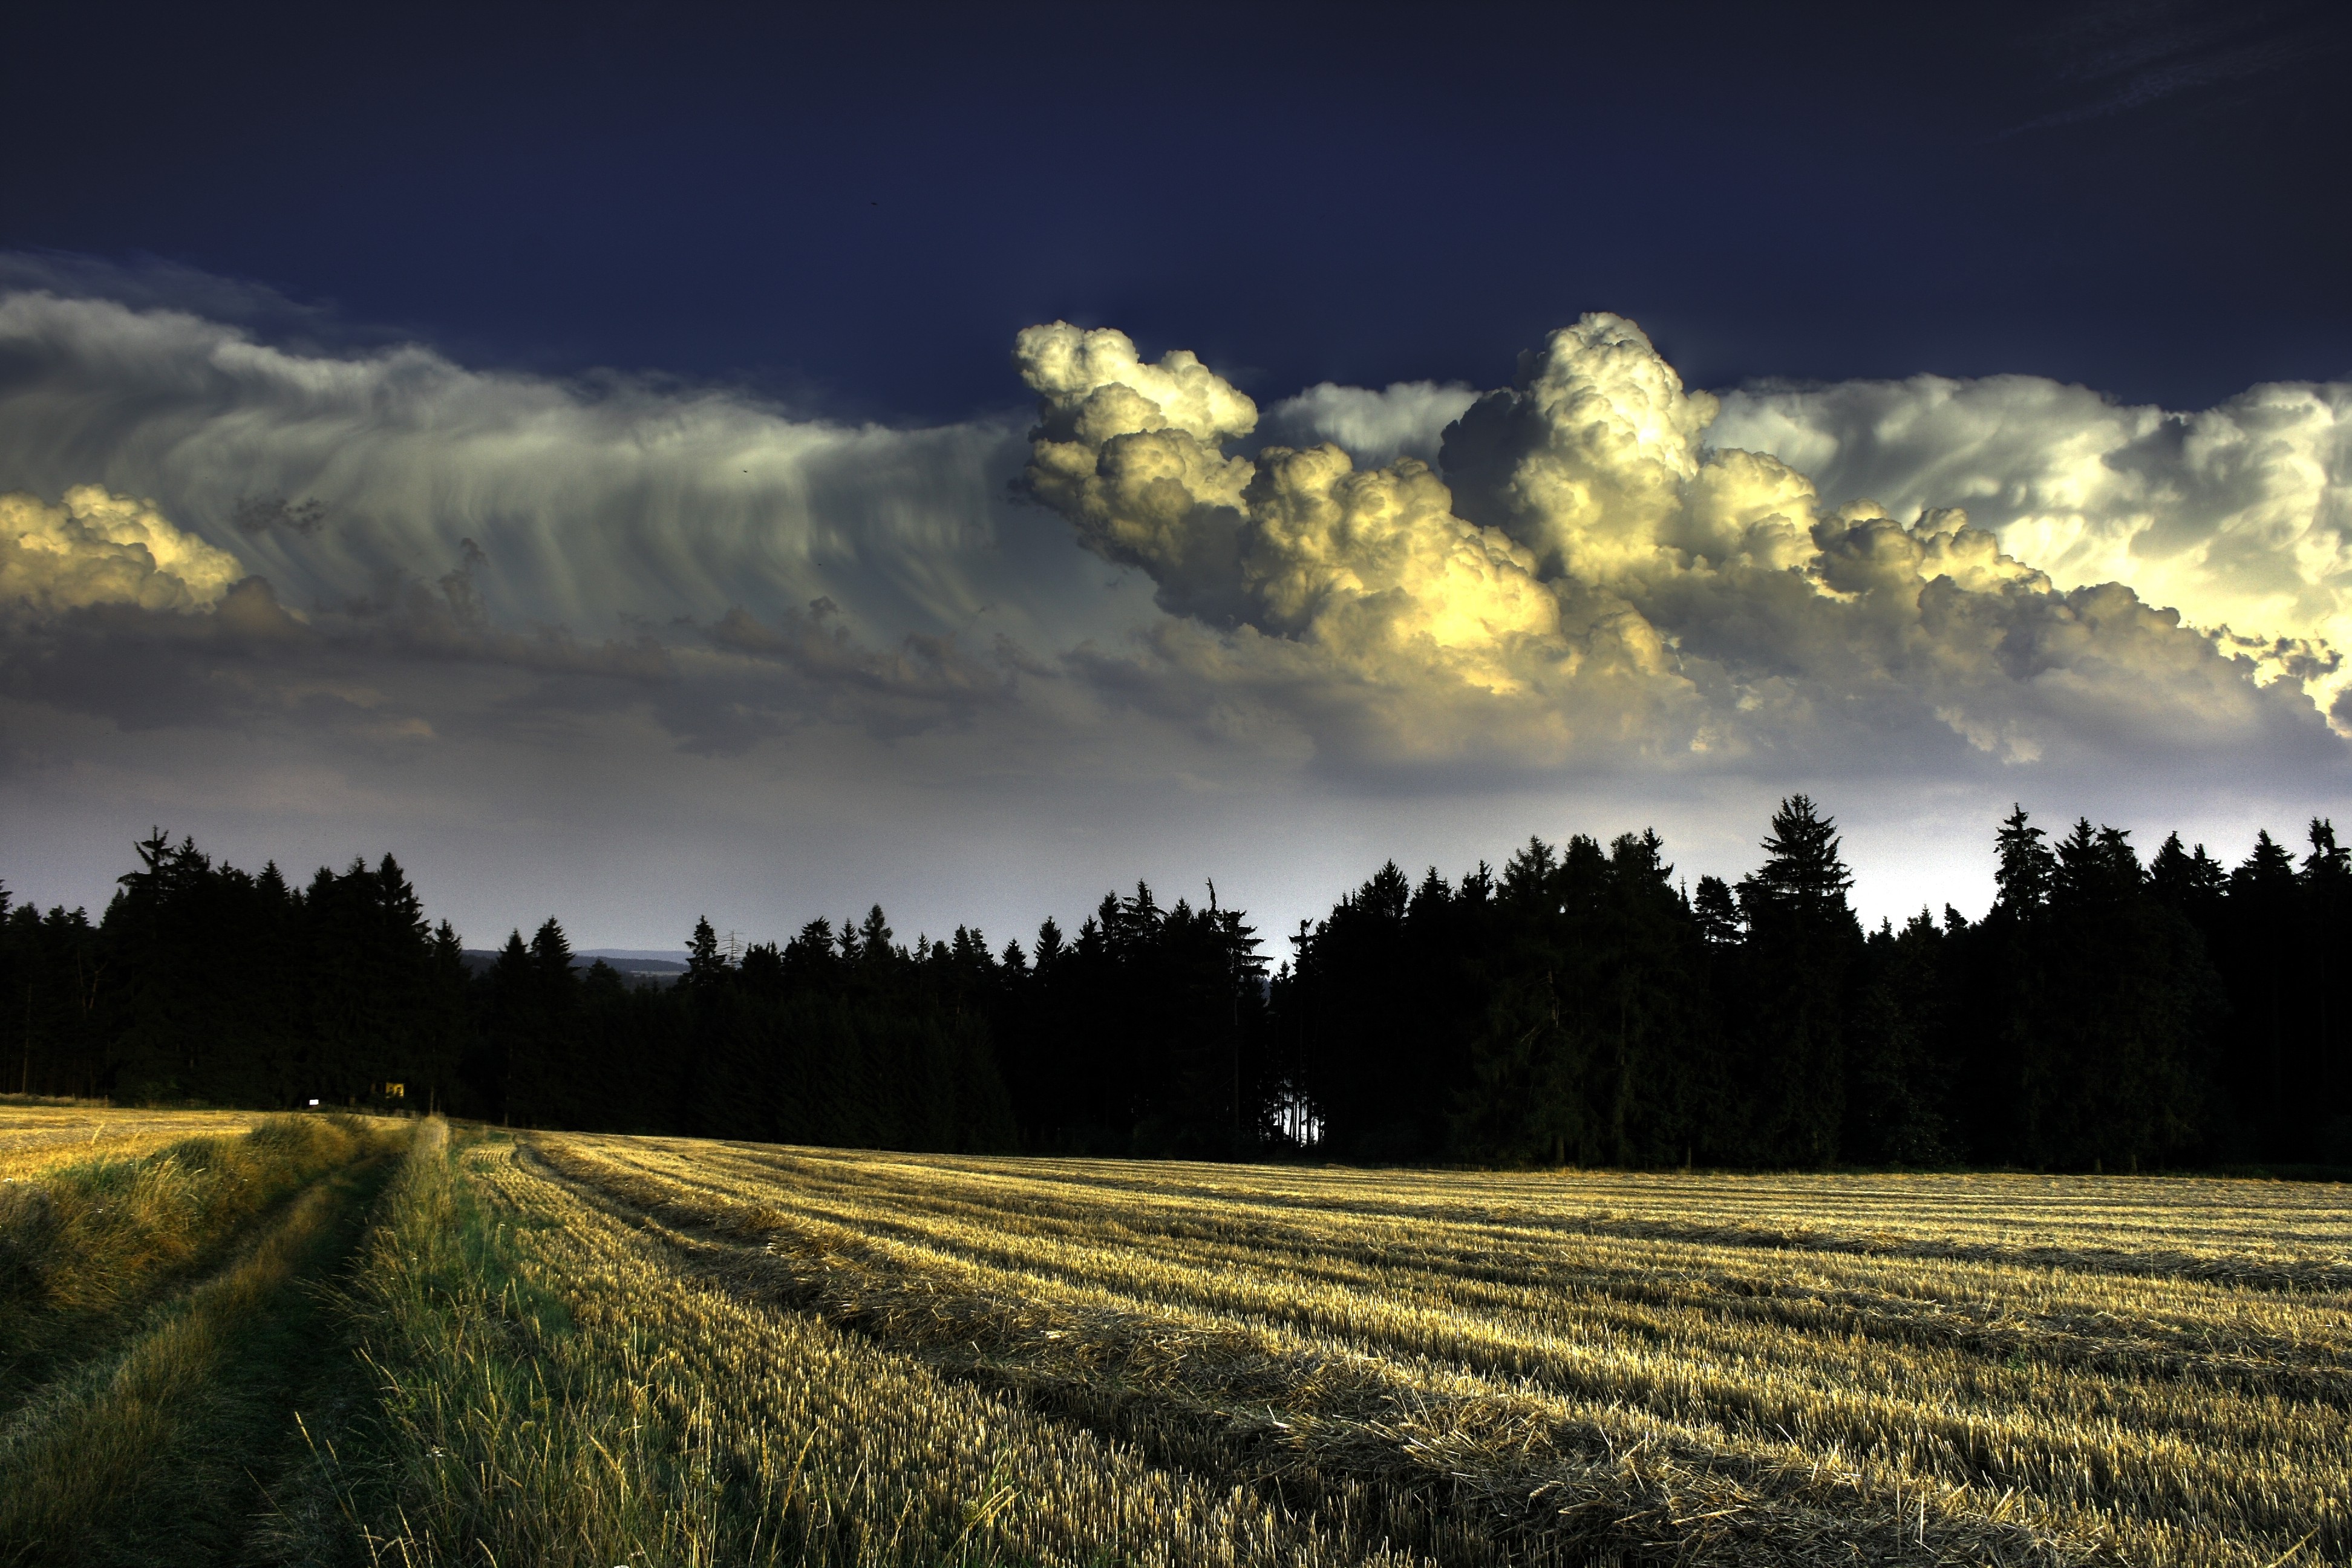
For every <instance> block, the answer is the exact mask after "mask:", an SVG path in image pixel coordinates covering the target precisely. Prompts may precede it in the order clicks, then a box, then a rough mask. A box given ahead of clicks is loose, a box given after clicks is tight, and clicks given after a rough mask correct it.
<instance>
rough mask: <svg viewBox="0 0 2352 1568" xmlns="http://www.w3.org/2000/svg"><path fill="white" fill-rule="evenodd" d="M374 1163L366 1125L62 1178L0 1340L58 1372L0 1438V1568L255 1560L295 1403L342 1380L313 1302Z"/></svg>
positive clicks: (349, 1229) (184, 1147) (21, 1405)
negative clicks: (8, 1337)
mask: <svg viewBox="0 0 2352 1568" xmlns="http://www.w3.org/2000/svg"><path fill="white" fill-rule="evenodd" d="M384 1152H385V1139H384V1138H383V1135H382V1134H380V1133H378V1132H376V1131H373V1130H371V1129H369V1128H367V1127H365V1126H364V1125H362V1124H360V1123H356V1122H348V1121H324V1120H323V1119H321V1120H317V1121H313V1120H311V1119H301V1120H293V1119H289V1120H288V1121H281V1122H274V1123H267V1124H264V1125H263V1126H262V1127H260V1128H257V1129H256V1130H255V1131H254V1132H253V1133H252V1134H249V1135H248V1136H247V1138H245V1139H239V1140H199V1141H191V1142H184V1143H182V1144H178V1145H175V1146H173V1147H172V1148H169V1149H166V1150H164V1151H163V1152H159V1153H157V1154H155V1155H152V1156H150V1157H149V1158H147V1159H146V1160H142V1161H136V1162H94V1163H89V1164H87V1165H82V1166H68V1167H66V1168H64V1169H62V1170H59V1171H58V1172H55V1173H52V1180H51V1182H50V1183H49V1184H47V1191H48V1192H49V1193H50V1194H55V1195H54V1196H53V1197H52V1199H51V1204H50V1207H49V1208H48V1209H47V1213H46V1215H45V1216H44V1220H43V1223H42V1224H41V1226H40V1227H39V1228H38V1230H37V1231H36V1232H35V1233H34V1234H33V1235H32V1236H31V1237H29V1238H26V1237H21V1236H20V1237H19V1239H20V1241H25V1240H27V1239H29V1245H24V1246H20V1247H19V1252H20V1255H21V1256H22V1257H23V1258H25V1259H26V1265H28V1267H27V1268H26V1272H28V1273H30V1274H32V1276H33V1279H34V1283H35V1289H33V1290H31V1291H28V1292H25V1293H24V1294H25V1295H26V1298H28V1299H29V1302H30V1305H29V1306H25V1305H20V1306H19V1307H18V1309H17V1310H16V1311H14V1312H12V1313H11V1315H10V1317H9V1319H8V1322H7V1328H8V1331H10V1333H11V1334H12V1335H13V1337H14V1339H15V1340H16V1342H18V1343H20V1344H30V1345H33V1346H35V1347H37V1353H35V1354H26V1355H25V1356H23V1357H22V1358H20V1364H23V1363H36V1364H38V1363H47V1371H48V1372H49V1373H50V1375H48V1376H47V1378H46V1379H44V1380H42V1381H40V1382H38V1383H37V1384H34V1385H33V1386H31V1387H30V1389H29V1391H28V1392H27V1393H26V1395H25V1397H23V1398H22V1399H21V1400H20V1401H19V1402H18V1403H17V1405H16V1408H14V1409H13V1410H12V1411H10V1412H9V1414H8V1415H7V1416H6V1418H5V1422H0V1476H5V1478H6V1485H5V1488H0V1561H9V1560H13V1561H19V1562H27V1563H34V1562H37V1563H93V1564H99V1563H105V1564H112V1563H125V1564H128V1563H213V1562H220V1561H226V1560H230V1559H232V1558H236V1557H240V1556H244V1555H247V1553H246V1552H245V1543H246V1541H247V1538H248V1537H249V1536H250V1535H251V1534H252V1531H253V1521H254V1520H255V1519H256V1518H257V1516H259V1515H261V1514H263V1513H265V1512H267V1511H268V1509H269V1508H270V1501H269V1498H268V1493H267V1486H268V1480H269V1478H270V1477H271V1476H272V1475H273V1473H274V1472H275V1471H277V1470H278V1469H279V1468H282V1467H283V1466H284V1465H285V1463H286V1461H287V1459H288V1458H289V1457H290V1456H289V1453H288V1450H287V1442H286V1440H287V1436H288V1434H289V1432H290V1430H291V1429H292V1426H293V1415H294V1411H295V1408H296V1405H297V1403H298V1402H299V1401H300V1400H301V1399H303V1398H305V1397H306V1396H308V1395H309V1394H311V1393H312V1392H314V1390H315V1389H316V1388H317V1387H318V1386H319V1385H320V1384H325V1383H331V1381H332V1380H333V1379H334V1378H335V1377H336V1376H337V1375H339V1374H340V1373H341V1366H340V1363H338V1362H337V1360H336V1358H335V1357H334V1356H333V1354H332V1352H331V1345H332V1342H333V1338H334V1332H335V1329H334V1324H333V1323H332V1321H331V1318H330V1315H329V1312H328V1309H327V1303H326V1301H325V1300H324V1298H323V1295H322V1293H321V1292H320V1290H319V1289H318V1283H319V1282H320V1280H321V1279H324V1278H325V1277H327V1275H328V1274H329V1273H330V1272H331V1269H332V1268H334V1267H335V1265H336V1264H337V1263H338V1262H339V1261H341V1259H344V1258H348V1257H350V1255H351V1254H352V1249H353V1247H355V1246H356V1244H357V1242H358V1239H359V1237H360V1234H361V1227H362V1220H363V1216H364V1215H365V1213H366V1210H367V1207H368V1205H369V1201H370V1200H371V1198H372V1197H373V1194H374V1192H375V1190H376V1189H377V1188H379V1187H380V1186H381V1185H382V1184H383V1175H384V1173H385V1164H384V1161H383V1153H384ZM289 1192H290V1193H291V1196H290V1198H289V1196H288V1194H289ZM240 1219H241V1220H243V1221H245V1222H246V1223H245V1224H244V1225H243V1226H238V1221H239V1220H240ZM207 1262H211V1263H215V1264H216V1265H217V1266H216V1267H215V1268H213V1269H212V1270H211V1272H209V1273H208V1274H205V1275H204V1276H203V1277H202V1278H199V1279H195V1281H194V1283H193V1284H192V1285H190V1286H189V1287H188V1288H187V1289H182V1290H179V1291H177V1292H175V1293H168V1294H167V1293H164V1291H163V1288H164V1287H165V1286H166V1285H167V1284H168V1283H169V1282H170V1281H171V1280H172V1279H174V1278H178V1277H184V1276H186V1275H188V1274H190V1273H192V1272H194V1271H196V1270H199V1269H200V1268H202V1267H203V1265H205V1263H207ZM149 1297H160V1299H159V1300H155V1301H154V1304H153V1305H152V1306H150V1307H148V1308H147V1309H146V1310H143V1311H137V1310H134V1309H135V1307H136V1304H137V1303H138V1302H139V1301H141V1300H143V1299H146V1298H149ZM124 1320H128V1321H124ZM110 1328H112V1329H115V1330H116V1331H114V1332H112V1333H106V1332H104V1331H106V1330H108V1329H110ZM77 1334H79V1335H81V1336H86V1337H83V1338H81V1339H79V1341H77V1340H76V1339H75V1338H74V1336H75V1335H77ZM76 1348H79V1350H81V1351H82V1352H83V1353H82V1354H81V1355H80V1357H79V1359H78V1360H71V1361H70V1362H68V1361H67V1358H68V1356H69V1355H70V1354H71V1352H72V1351H73V1350H74V1349H76ZM58 1363H64V1364H58Z"/></svg>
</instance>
